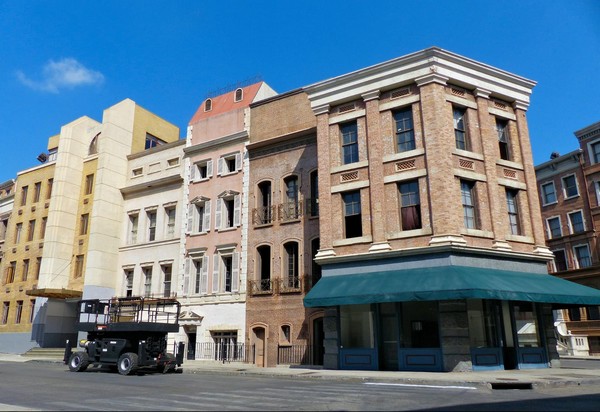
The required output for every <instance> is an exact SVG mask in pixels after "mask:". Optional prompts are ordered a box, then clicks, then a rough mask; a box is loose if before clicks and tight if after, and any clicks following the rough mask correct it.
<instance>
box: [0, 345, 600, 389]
mask: <svg viewBox="0 0 600 412" xmlns="http://www.w3.org/2000/svg"><path fill="white" fill-rule="evenodd" d="M0 362H51V363H58V364H62V359H57V358H56V357H54V358H49V357H45V358H44V357H39V358H38V357H36V358H32V357H29V356H27V357H25V356H22V355H14V354H5V353H0ZM66 367H67V366H66V365H65V368H66ZM181 369H182V371H183V373H191V374H204V373H206V374H225V375H242V376H262V377H271V378H273V377H276V378H288V379H294V378H303V379H304V378H310V379H323V380H348V381H362V382H370V383H384V384H395V385H419V386H423V385H432V386H461V387H468V388H488V389H511V388H512V389H536V388H548V387H564V386H583V385H596V386H597V387H600V369H574V368H546V369H528V370H510V371H505V370H499V371H485V372H388V371H348V370H344V371H341V370H328V369H317V368H311V367H300V366H290V367H288V366H278V367H273V368H259V367H257V366H254V365H252V364H246V363H221V362H215V361H201V360H191V361H190V360H186V361H184V363H183V365H182V366H181Z"/></svg>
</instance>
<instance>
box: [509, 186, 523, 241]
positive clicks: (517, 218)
mask: <svg viewBox="0 0 600 412" xmlns="http://www.w3.org/2000/svg"><path fill="white" fill-rule="evenodd" d="M506 209H507V213H508V227H509V229H510V234H511V235H515V236H520V235H521V234H522V232H523V229H522V227H521V213H520V205H519V190H517V189H512V188H508V187H507V188H506Z"/></svg>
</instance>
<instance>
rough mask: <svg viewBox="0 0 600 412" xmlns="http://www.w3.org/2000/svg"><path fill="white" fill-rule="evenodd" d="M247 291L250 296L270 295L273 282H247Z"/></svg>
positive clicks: (266, 280) (269, 280) (261, 280)
mask: <svg viewBox="0 0 600 412" xmlns="http://www.w3.org/2000/svg"><path fill="white" fill-rule="evenodd" d="M248 291H250V294H251V295H270V294H272V293H273V281H272V280H271V279H260V280H249V281H248Z"/></svg>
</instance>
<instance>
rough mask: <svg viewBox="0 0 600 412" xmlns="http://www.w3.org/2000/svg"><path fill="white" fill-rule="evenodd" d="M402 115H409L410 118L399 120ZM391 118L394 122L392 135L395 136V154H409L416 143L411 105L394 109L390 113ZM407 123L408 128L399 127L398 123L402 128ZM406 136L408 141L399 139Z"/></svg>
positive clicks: (415, 146)
mask: <svg viewBox="0 0 600 412" xmlns="http://www.w3.org/2000/svg"><path fill="white" fill-rule="evenodd" d="M404 113H410V118H409V119H408V118H401V117H400V115H401V114H404ZM392 118H393V120H394V130H395V132H394V134H395V136H396V153H404V152H409V151H411V150H415V149H416V148H417V141H416V138H415V120H414V114H413V108H412V105H410V106H406V107H402V108H398V109H395V110H394V111H393V112H392ZM407 120H408V121H409V122H410V123H409V125H408V127H406V128H404V127H402V128H401V127H400V126H399V123H400V122H402V124H403V126H404V125H405V124H406V121H407ZM405 136H408V137H409V138H408V139H404V140H402V141H401V138H404V137H405Z"/></svg>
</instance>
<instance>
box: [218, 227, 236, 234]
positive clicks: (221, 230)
mask: <svg viewBox="0 0 600 412" xmlns="http://www.w3.org/2000/svg"><path fill="white" fill-rule="evenodd" d="M237 228H238V227H237V226H232V227H224V228H222V229H215V231H217V232H219V233H223V232H231V231H234V230H236V229H237Z"/></svg>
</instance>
